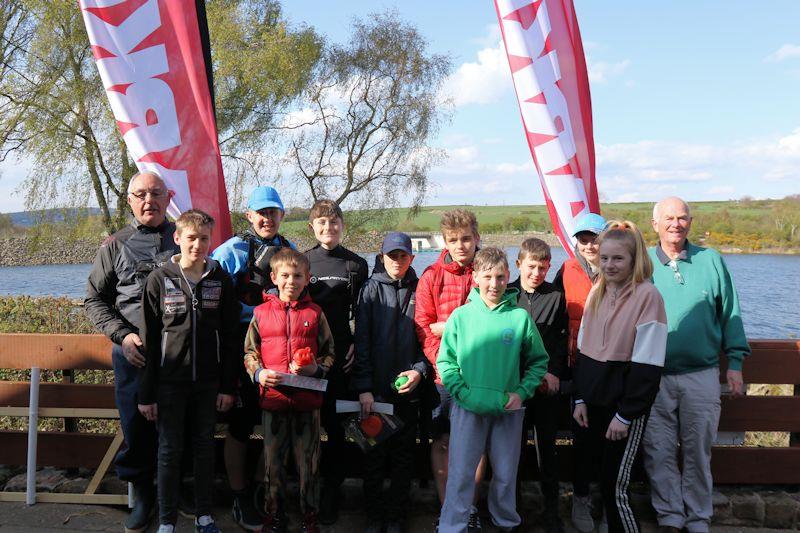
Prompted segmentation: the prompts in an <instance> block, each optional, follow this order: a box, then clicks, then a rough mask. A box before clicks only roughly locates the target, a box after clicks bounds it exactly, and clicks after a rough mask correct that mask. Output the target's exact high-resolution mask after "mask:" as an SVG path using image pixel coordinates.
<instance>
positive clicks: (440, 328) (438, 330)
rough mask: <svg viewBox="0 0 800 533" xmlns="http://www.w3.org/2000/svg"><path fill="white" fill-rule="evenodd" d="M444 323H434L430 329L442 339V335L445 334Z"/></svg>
mask: <svg viewBox="0 0 800 533" xmlns="http://www.w3.org/2000/svg"><path fill="white" fill-rule="evenodd" d="M444 324H445V323H444V322H434V323H433V324H431V325H430V326H429V327H430V328H431V333H433V335H434V336H436V337H441V336H442V333H444Z"/></svg>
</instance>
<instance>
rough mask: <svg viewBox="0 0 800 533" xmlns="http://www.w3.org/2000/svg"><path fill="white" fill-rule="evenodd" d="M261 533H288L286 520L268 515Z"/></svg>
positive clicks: (274, 515) (262, 525) (275, 515)
mask: <svg viewBox="0 0 800 533" xmlns="http://www.w3.org/2000/svg"><path fill="white" fill-rule="evenodd" d="M261 533H286V518H285V517H283V516H279V515H277V514H273V513H267V514H266V516H264V520H263V522H262V524H261Z"/></svg>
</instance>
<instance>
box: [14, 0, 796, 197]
mask: <svg viewBox="0 0 800 533" xmlns="http://www.w3.org/2000/svg"><path fill="white" fill-rule="evenodd" d="M575 6H576V11H577V14H578V21H579V24H580V28H581V33H582V36H583V41H584V47H585V49H586V54H587V61H588V64H589V76H590V82H591V91H592V105H593V116H594V140H595V145H596V151H597V182H598V187H599V190H600V191H601V199H605V200H607V201H651V200H657V199H658V198H660V197H663V196H666V195H672V194H679V195H682V196H684V197H686V198H687V199H689V200H717V199H729V198H741V197H742V196H745V195H750V196H753V197H756V198H780V197H783V196H786V195H788V194H796V193H800V102H798V99H799V98H800V97H798V95H800V32H799V31H798V29H797V21H798V20H800V2H797V1H795V0H784V1H772V0H771V1H769V2H764V3H753V2H744V1H726V2H722V1H716V2H711V1H704V2H696V1H695V2H690V1H688V0H683V1H674V2H642V1H633V0H625V1H623V0H616V1H614V2H600V1H597V0H575ZM387 8H391V9H395V10H397V11H398V12H399V14H400V15H401V16H402V17H403V18H405V19H407V20H409V21H411V22H412V23H414V24H416V25H417V26H418V27H419V28H420V30H421V32H422V34H423V35H424V36H425V37H426V38H427V39H428V41H429V43H430V46H431V49H432V50H433V51H435V52H437V53H448V54H450V55H451V57H452V60H453V65H454V71H453V75H452V76H451V79H450V80H448V83H447V91H448V94H450V95H452V96H453V97H454V100H455V107H454V114H453V118H452V121H451V122H450V123H449V124H448V125H447V126H445V127H444V128H442V130H441V131H440V133H439V135H438V137H437V138H436V139H434V141H433V144H434V145H435V146H437V147H440V148H442V149H444V150H445V151H446V152H447V154H448V159H447V160H446V161H445V162H444V164H442V165H441V166H440V167H437V168H434V169H433V170H432V171H431V181H432V182H433V183H434V187H433V188H432V193H431V195H430V197H429V199H428V202H427V203H428V204H450V203H470V204H520V203H526V204H529V203H542V201H543V200H542V193H541V188H540V186H539V182H538V177H537V176H536V173H535V170H534V168H533V165H532V163H531V156H530V153H529V151H528V147H527V144H526V142H525V139H524V136H523V131H522V123H521V120H520V116H519V111H518V107H517V102H516V99H515V95H514V93H513V88H512V85H511V77H510V74H509V70H508V64H507V61H506V58H505V54H504V52H503V50H502V48H501V43H500V35H499V28H498V25H497V18H496V15H495V11H494V4H493V2H492V1H491V0H467V1H465V0H460V1H455V0H437V1H431V0H427V1H420V0H397V1H386V0H370V1H366V0H337V1H322V0H287V1H285V2H284V10H285V14H286V16H287V17H288V18H289V19H290V21H292V22H293V23H295V24H303V23H305V24H308V25H310V26H313V27H314V28H316V29H317V30H318V31H319V32H321V33H323V34H325V35H327V36H328V37H329V38H331V39H333V40H335V41H344V40H346V38H347V35H348V31H349V30H348V27H349V23H350V21H351V20H352V19H353V17H355V16H366V15H367V14H368V13H370V12H375V11H380V10H383V9H387ZM24 170H25V165H24V164H21V165H20V164H5V165H3V166H0V172H2V174H0V212H7V211H16V210H20V209H22V204H23V198H22V195H21V194H14V192H13V191H14V189H15V188H16V186H17V185H18V183H19V180H20V179H21V176H22V175H23V173H24Z"/></svg>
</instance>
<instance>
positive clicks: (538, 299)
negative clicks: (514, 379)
mask: <svg viewBox="0 0 800 533" xmlns="http://www.w3.org/2000/svg"><path fill="white" fill-rule="evenodd" d="M550 259H551V254H550V246H548V245H547V243H546V242H544V241H543V240H541V239H535V238H533V239H526V240H525V241H523V243H522V244H521V245H520V247H519V256H518V258H517V268H519V273H520V277H519V279H517V280H516V281H514V282H512V283H510V284H509V285H508V286H509V287H514V288H516V289H519V299H518V301H517V305H518V306H519V307H521V308H523V309H525V310H526V311H527V312H528V314H529V315H530V317H531V318H532V319H533V321H534V322H535V323H536V328H537V329H538V330H539V334H540V335H541V337H542V341H543V342H544V347H545V349H546V350H547V353H548V355H549V356H550V362H549V363H548V365H547V373H546V374H545V375H544V378H543V379H542V384H541V385H540V386H539V389H538V390H537V391H536V395H535V396H534V397H533V398H532V399H531V400H528V402H526V404H527V405H526V406H527V409H526V411H525V431H523V436H524V438H525V439H527V435H528V430H529V429H530V428H535V429H536V449H537V451H538V453H537V454H536V455H537V457H538V460H539V479H540V481H541V485H542V494H543V495H544V498H545V505H544V513H543V517H542V518H543V525H544V528H545V531H547V532H548V533H561V532H563V530H564V529H563V526H562V524H561V519H560V518H559V516H558V462H557V460H556V431H557V430H558V419H559V408H560V406H561V402H559V397H558V394H559V389H560V385H561V380H562V379H564V378H565V377H567V376H565V372H566V370H567V339H568V332H567V326H568V323H569V319H568V316H567V308H566V302H565V300H564V293H563V292H562V291H561V290H559V289H558V288H557V287H556V286H554V285H553V284H552V283H548V282H546V281H545V280H544V278H545V276H547V271H548V270H550Z"/></svg>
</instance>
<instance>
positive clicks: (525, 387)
mask: <svg viewBox="0 0 800 533" xmlns="http://www.w3.org/2000/svg"><path fill="white" fill-rule="evenodd" d="M517 292H518V291H517V290H516V289H508V290H507V291H506V293H505V295H503V299H502V301H501V302H500V303H499V304H498V305H497V306H496V307H494V309H489V308H488V307H487V306H486V304H485V303H483V300H481V296H480V292H479V291H478V289H472V292H471V293H470V295H469V298H468V302H467V304H466V305H462V306H461V307H458V308H457V309H456V310H455V311H453V313H452V314H451V315H450V318H448V319H447V324H446V325H445V327H444V334H443V335H442V343H441V346H440V348H439V357H438V358H437V360H436V366H437V368H438V369H439V375H440V376H441V378H442V384H443V385H444V386H445V388H446V389H447V390H448V391H449V392H450V394H452V395H453V398H454V399H455V400H456V402H458V404H459V405H460V406H461V407H463V408H464V409H466V410H468V411H472V412H474V413H477V414H481V415H499V414H502V413H503V412H504V407H505V405H506V402H507V401H508V393H509V392H516V393H517V394H519V396H520V398H521V399H522V400H523V401H525V400H527V399H528V398H530V397H532V396H533V393H534V391H535V390H536V387H538V386H539V383H541V381H542V376H544V373H545V372H546V371H547V362H548V357H547V352H546V351H545V349H544V344H543V343H542V338H541V337H540V336H539V332H538V330H537V329H536V324H534V323H533V321H531V318H530V316H529V315H528V313H527V312H526V311H525V310H524V309H520V308H519V307H517ZM520 374H522V378H521V379H520Z"/></svg>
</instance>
